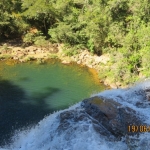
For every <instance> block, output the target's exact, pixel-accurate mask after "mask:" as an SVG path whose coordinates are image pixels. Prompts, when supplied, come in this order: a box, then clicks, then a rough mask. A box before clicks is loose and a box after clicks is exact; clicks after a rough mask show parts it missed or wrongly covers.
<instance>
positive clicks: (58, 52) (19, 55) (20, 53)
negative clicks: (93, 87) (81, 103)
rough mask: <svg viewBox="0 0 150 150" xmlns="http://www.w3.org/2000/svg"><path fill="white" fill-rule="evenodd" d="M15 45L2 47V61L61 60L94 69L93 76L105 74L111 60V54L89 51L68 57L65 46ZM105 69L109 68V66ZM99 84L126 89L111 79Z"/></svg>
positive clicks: (41, 61) (4, 44)
mask: <svg viewBox="0 0 150 150" xmlns="http://www.w3.org/2000/svg"><path fill="white" fill-rule="evenodd" d="M10 41H11V40H10ZM15 43H16V44H14V43H13V42H12V43H11V42H8V43H3V44H1V45H0V60H1V61H2V60H14V61H16V63H17V62H20V63H24V62H27V61H31V60H35V61H36V62H37V64H43V63H44V62H46V60H48V59H59V60H60V61H61V63H62V64H65V65H69V64H71V63H77V64H78V65H81V66H87V67H88V68H89V69H94V70H92V73H93V74H99V73H101V74H103V72H102V70H103V69H104V65H106V64H107V63H108V62H109V60H110V55H109V54H105V55H101V56H97V55H96V54H92V53H90V52H89V51H88V50H87V49H85V50H80V51H79V50H78V52H77V53H76V54H73V55H68V54H67V52H68V50H66V49H65V47H64V45H63V44H52V43H49V44H48V45H47V46H45V47H37V46H36V45H31V46H27V47H23V46H21V45H22V44H19V43H17V41H15ZM66 51H67V52H66ZM105 67H107V65H106V66H105ZM94 72H95V73H94ZM99 82H101V83H103V84H104V85H106V86H110V87H111V88H119V87H126V86H123V85H122V84H121V83H120V82H116V83H113V82H110V81H109V79H100V78H99Z"/></svg>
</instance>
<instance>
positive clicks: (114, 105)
mask: <svg viewBox="0 0 150 150" xmlns="http://www.w3.org/2000/svg"><path fill="white" fill-rule="evenodd" d="M81 106H82V108H83V109H82V110H80V111H79V110H78V111H77V110H70V111H65V112H62V113H61V114H60V115H59V120H60V125H59V127H58V130H59V131H60V132H64V130H70V129H72V127H71V124H72V123H73V124H77V123H79V122H82V121H83V122H84V123H85V122H87V125H88V124H91V125H92V126H93V128H94V130H95V131H96V132H97V133H99V134H100V135H101V136H104V137H106V139H108V140H120V139H121V138H122V137H125V136H128V135H135V134H137V135H138V134H139V133H140V132H131V131H130V132H129V130H128V128H129V126H132V125H135V126H140V125H141V124H142V125H144V124H143V123H142V120H141V119H140V118H139V117H138V116H137V115H136V112H135V111H134V110H133V109H131V108H129V107H123V106H122V105H121V104H120V103H118V102H116V101H114V100H113V99H106V98H103V97H97V96H95V97H92V98H88V99H85V100H83V101H82V103H81ZM87 128H88V126H85V127H83V130H84V131H86V130H87ZM73 130H76V129H73ZM68 133H70V131H68ZM68 136H69V135H68Z"/></svg>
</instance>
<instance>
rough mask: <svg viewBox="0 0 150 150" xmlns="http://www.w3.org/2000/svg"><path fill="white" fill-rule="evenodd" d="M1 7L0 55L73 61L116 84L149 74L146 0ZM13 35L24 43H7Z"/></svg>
mask: <svg viewBox="0 0 150 150" xmlns="http://www.w3.org/2000/svg"><path fill="white" fill-rule="evenodd" d="M0 8H1V10H0V43H1V48H0V49H1V50H0V53H1V54H0V55H1V59H3V58H12V59H14V60H18V59H19V60H20V61H22V62H24V61H27V60H30V59H32V58H34V57H36V58H37V59H38V62H39V63H40V62H41V61H42V60H43V59H46V58H48V57H50V58H59V59H61V60H63V63H65V64H67V63H69V62H70V61H75V62H77V63H78V64H83V65H84V64H85V65H87V66H89V67H91V68H95V69H96V70H97V71H98V74H99V78H100V80H101V81H103V82H104V84H105V85H110V86H111V87H113V88H119V87H126V86H129V85H131V84H133V83H135V82H137V81H139V80H143V79H145V78H148V77H149V76H150V63H149V60H150V11H149V10H150V3H149V1H148V0H145V1H142V0H137V1H133V0H121V1H120V0H107V1H103V0H86V1H79V0H67V1H62V0H32V1H29V0H23V1H22V0H13V1H12V0H1V1H0ZM10 39H13V40H14V43H17V42H18V43H19V41H22V45H19V46H18V45H16V46H13V44H12V45H11V44H10V45H9V42H5V43H6V44H5V43H3V42H4V41H7V40H10ZM15 39H19V40H16V41H15ZM58 43H59V44H58ZM33 45H35V46H33ZM20 47H21V48H20ZM10 55H11V56H10Z"/></svg>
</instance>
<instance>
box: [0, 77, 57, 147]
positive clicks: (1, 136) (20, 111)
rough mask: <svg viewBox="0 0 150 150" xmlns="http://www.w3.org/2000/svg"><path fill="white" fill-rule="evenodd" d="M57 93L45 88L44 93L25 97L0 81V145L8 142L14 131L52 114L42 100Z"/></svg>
mask: <svg viewBox="0 0 150 150" xmlns="http://www.w3.org/2000/svg"><path fill="white" fill-rule="evenodd" d="M57 92H59V89H57V88H51V87H47V88H46V89H45V91H44V92H40V93H33V95H31V96H27V95H26V93H25V91H24V90H23V89H22V88H20V87H19V86H17V85H14V84H13V83H11V82H10V81H7V80H0V145H4V144H7V143H8V142H10V137H11V136H12V134H13V132H14V130H16V129H19V128H22V127H25V126H28V125H31V124H32V125H34V124H37V123H38V122H39V121H40V120H41V119H43V117H44V116H45V115H48V114H49V113H51V112H53V111H54V110H52V109H48V107H47V104H46V102H45V101H44V100H45V98H47V97H50V96H51V95H52V94H55V93H57Z"/></svg>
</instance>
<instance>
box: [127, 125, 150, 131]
mask: <svg viewBox="0 0 150 150" xmlns="http://www.w3.org/2000/svg"><path fill="white" fill-rule="evenodd" d="M128 132H150V126H146V125H140V126H136V125H130V126H128Z"/></svg>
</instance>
